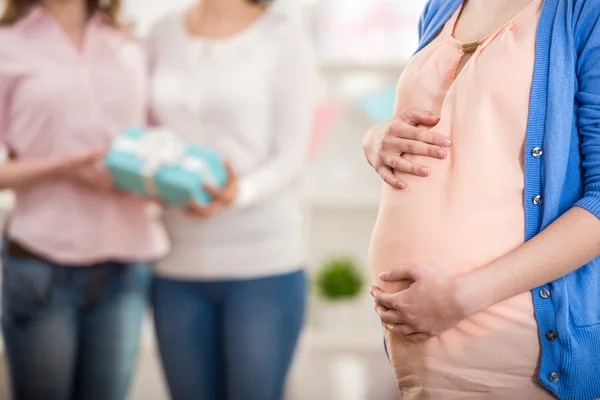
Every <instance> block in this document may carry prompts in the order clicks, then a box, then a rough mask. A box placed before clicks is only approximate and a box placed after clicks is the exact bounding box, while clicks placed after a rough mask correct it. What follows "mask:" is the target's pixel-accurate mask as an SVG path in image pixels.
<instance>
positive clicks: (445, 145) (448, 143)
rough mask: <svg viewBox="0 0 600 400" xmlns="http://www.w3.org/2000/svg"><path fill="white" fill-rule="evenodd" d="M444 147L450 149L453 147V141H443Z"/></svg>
mask: <svg viewBox="0 0 600 400" xmlns="http://www.w3.org/2000/svg"><path fill="white" fill-rule="evenodd" d="M442 146H444V147H450V146H452V141H451V140H450V139H442Z"/></svg>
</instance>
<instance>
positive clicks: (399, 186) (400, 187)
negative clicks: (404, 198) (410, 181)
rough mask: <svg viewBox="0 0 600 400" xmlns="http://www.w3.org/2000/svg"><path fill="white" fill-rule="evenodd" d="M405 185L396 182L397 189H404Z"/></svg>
mask: <svg viewBox="0 0 600 400" xmlns="http://www.w3.org/2000/svg"><path fill="white" fill-rule="evenodd" d="M405 187H406V184H405V183H404V182H398V189H404V188H405Z"/></svg>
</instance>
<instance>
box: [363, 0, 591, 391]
mask: <svg viewBox="0 0 600 400" xmlns="http://www.w3.org/2000/svg"><path fill="white" fill-rule="evenodd" d="M421 40H422V43H421V47H420V50H419V51H418V52H417V53H416V54H415V55H414V57H413V58H412V59H411V60H410V62H409V63H408V65H407V67H406V69H405V71H404V72H403V74H402V76H401V78H400V80H399V82H398V86H397V99H396V113H397V116H396V117H395V118H394V119H393V120H392V121H390V122H388V123H387V124H384V125H382V126H380V127H377V128H374V129H372V130H371V131H370V132H369V133H368V134H367V136H366V138H365V150H366V153H367V157H368V158H369V160H370V161H371V164H372V165H373V166H374V167H375V168H377V170H378V171H379V172H380V173H381V175H382V177H383V178H384V179H385V181H386V182H387V184H385V185H384V188H383V194H382V200H381V206H380V211H379V217H378V219H377V223H376V227H375V230H374V233H373V238H372V244H371V255H370V265H371V273H372V277H373V280H374V282H375V284H376V286H374V287H373V288H372V294H373V295H374V297H375V299H376V309H377V312H378V313H379V315H380V317H381V320H382V322H383V323H384V325H385V327H386V330H385V337H386V344H387V346H388V350H389V356H390V359H391V362H392V366H393V368H394V371H395V375H396V379H397V382H398V387H399V389H400V391H401V393H402V395H403V399H405V400H406V399H443V400H447V399H483V398H486V399H487V398H489V399H535V400H538V399H546V398H553V397H558V398H562V399H578V400H579V399H581V400H592V399H596V398H600V380H598V371H599V370H600V259H599V258H598V256H599V255H600V221H599V220H598V217H600V7H598V4H597V3H596V2H593V1H589V0H588V1H585V0H533V1H532V0H513V1H505V0H468V1H465V2H463V1H460V0H432V1H430V2H429V3H428V5H427V7H426V10H425V13H424V17H423V19H422V23H421ZM388 128H389V129H388ZM449 141H451V144H450V142H449ZM425 142H428V143H429V144H427V143H425ZM392 149H396V154H394V151H393V150H392ZM406 152H408V153H411V154H406ZM399 153H404V154H402V155H401V156H400V154H399ZM438 153H439V154H438ZM431 156H435V157H431ZM415 175H421V176H420V177H419V176H415ZM424 176H425V177H424Z"/></svg>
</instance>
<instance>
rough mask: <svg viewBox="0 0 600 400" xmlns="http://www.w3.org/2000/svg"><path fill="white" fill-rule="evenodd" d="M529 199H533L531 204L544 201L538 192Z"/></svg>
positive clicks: (538, 203)
mask: <svg viewBox="0 0 600 400" xmlns="http://www.w3.org/2000/svg"><path fill="white" fill-rule="evenodd" d="M531 201H533V204H534V205H536V206H539V205H540V204H542V203H543V202H544V200H543V199H542V196H540V195H539V194H536V195H535V196H533V199H532V200H531Z"/></svg>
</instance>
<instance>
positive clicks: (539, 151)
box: [531, 147, 544, 158]
mask: <svg viewBox="0 0 600 400" xmlns="http://www.w3.org/2000/svg"><path fill="white" fill-rule="evenodd" d="M543 153H544V152H543V151H542V149H540V148H539V147H534V148H533V150H531V155H532V156H534V157H535V158H539V157H541V156H542V154H543Z"/></svg>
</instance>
